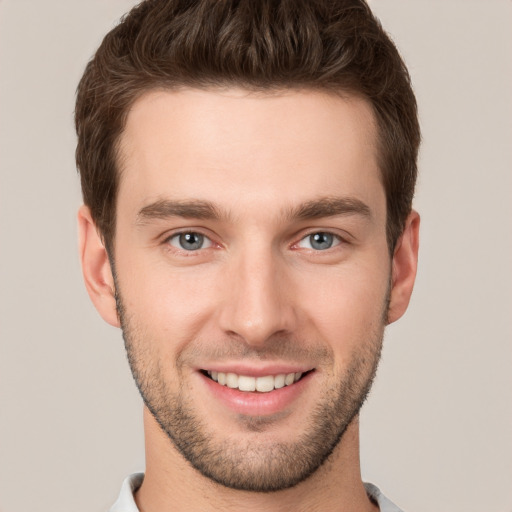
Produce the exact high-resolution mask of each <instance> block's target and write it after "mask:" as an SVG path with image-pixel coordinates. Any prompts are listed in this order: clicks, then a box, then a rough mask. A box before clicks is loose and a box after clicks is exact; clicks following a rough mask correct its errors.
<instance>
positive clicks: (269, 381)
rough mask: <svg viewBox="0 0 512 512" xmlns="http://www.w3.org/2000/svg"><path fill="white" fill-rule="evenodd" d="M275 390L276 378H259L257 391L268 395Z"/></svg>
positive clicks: (268, 376)
mask: <svg viewBox="0 0 512 512" xmlns="http://www.w3.org/2000/svg"><path fill="white" fill-rule="evenodd" d="M273 390H274V377H272V375H267V376H266V377H258V378H257V379H256V391H260V392H261V393H268V392H269V391H273Z"/></svg>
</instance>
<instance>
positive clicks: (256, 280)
mask: <svg viewBox="0 0 512 512" xmlns="http://www.w3.org/2000/svg"><path fill="white" fill-rule="evenodd" d="M248 253H251V254H248ZM284 267H285V264H284V262H282V261H280V260H279V258H278V257H275V255H273V254H272V251H271V250H268V251H258V252H257V253H256V252H254V251H253V252H251V251H249V250H248V251H244V254H240V255H239V256H238V257H236V258H235V260H234V261H232V262H231V265H230V266H229V272H228V274H227V275H226V278H225V282H224V284H223V287H222V289H223V294H224V297H223V301H222V306H221V307H222V309H221V311H220V319H219V322H220V327H221V329H222V330H223V331H224V332H225V333H226V334H229V335H231V336H237V337H239V338H241V339H242V340H243V341H244V342H245V343H246V344H248V345H251V346H254V347H263V346H264V345H265V343H267V341H268V340H269V339H270V338H271V337H272V336H275V335H278V334H280V335H284V334H289V333H290V332H291V331H293V329H294V328H295V325H296V315H295V310H294V306H293V300H292V295H291V294H292V287H291V283H290V282H289V281H290V279H289V278H288V276H287V271H286V268H284Z"/></svg>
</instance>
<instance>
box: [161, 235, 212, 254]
mask: <svg viewBox="0 0 512 512" xmlns="http://www.w3.org/2000/svg"><path fill="white" fill-rule="evenodd" d="M167 242H168V243H169V244H170V245H172V246H173V247H176V248H177V249H181V250H183V251H198V250H199V249H207V248H208V247H211V246H212V241H211V240H210V239H209V238H208V237H206V236H204V235H202V234H201V233H197V232H196V231H187V232H186V233H176V234H175V235H172V236H171V237H169V238H168V239H167Z"/></svg>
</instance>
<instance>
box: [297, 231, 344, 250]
mask: <svg viewBox="0 0 512 512" xmlns="http://www.w3.org/2000/svg"><path fill="white" fill-rule="evenodd" d="M340 243H341V240H340V238H339V237H338V236H336V235H333V234H332V233H325V232H323V231H319V232H318V233H311V234H310V235H308V236H306V237H304V238H303V239H302V240H301V241H300V242H299V243H298V246H299V247H302V248H303V249H313V250H315V251H325V250H326V249H330V248H331V247H335V246H336V245H339V244H340Z"/></svg>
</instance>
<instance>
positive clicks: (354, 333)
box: [298, 263, 389, 349]
mask: <svg viewBox="0 0 512 512" xmlns="http://www.w3.org/2000/svg"><path fill="white" fill-rule="evenodd" d="M388 282H389V272H387V271H385V270H384V269H379V267H378V266H375V265H371V264H364V263H360V264H353V265H349V266H345V267H343V268H341V267H340V268H338V269H333V268H331V269H329V271H328V272H326V273H325V275H324V276H320V275H317V276H316V278H315V279H314V280H310V281H302V282H301V285H300V287H299V290H298V296H300V297H302V298H303V299H302V304H301V313H302V315H303V316H304V317H305V318H306V319H307V320H306V321H307V322H308V323H309V324H311V325H313V326H314V327H315V329H316V331H317V332H318V333H319V335H320V336H321V338H323V339H324V340H326V341H329V342H330V343H331V345H333V346H335V345H337V346H342V347H346V348H347V349H349V348H350V347H351V346H353V345H356V344H360V343H361V341H362V340H363V341H364V339H365V338H368V337H369V336H371V333H375V332H378V331H380V330H381V328H382V325H383V321H384V312H385V309H386V304H387V292H388Z"/></svg>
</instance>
